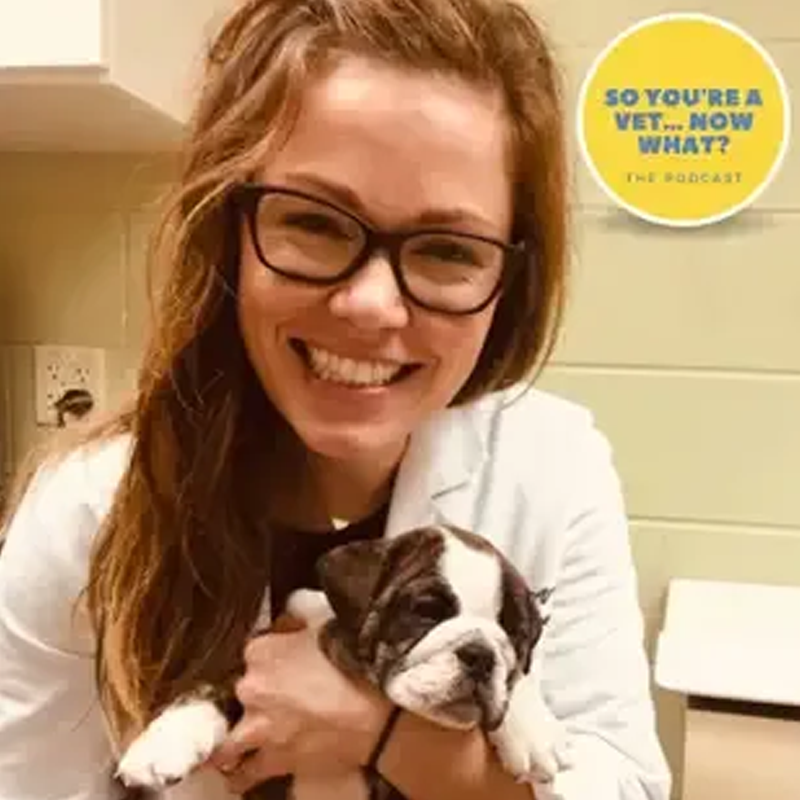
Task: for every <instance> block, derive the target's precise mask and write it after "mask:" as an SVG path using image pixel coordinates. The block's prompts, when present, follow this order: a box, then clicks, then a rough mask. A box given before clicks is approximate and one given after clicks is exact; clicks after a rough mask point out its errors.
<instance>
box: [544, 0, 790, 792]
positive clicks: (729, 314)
mask: <svg viewBox="0 0 800 800" xmlns="http://www.w3.org/2000/svg"><path fill="white" fill-rule="evenodd" d="M531 5H533V7H534V8H538V9H539V11H540V17H541V18H543V20H544V21H545V22H546V23H547V24H548V26H549V28H550V30H551V33H552V35H553V37H554V39H555V40H556V41H557V43H558V45H559V47H560V48H561V52H562V56H563V58H564V63H565V65H566V76H567V82H568V96H569V103H570V110H571V112H572V120H573V122H572V124H571V129H572V130H574V119H575V103H576V98H577V93H578V90H579V87H580V81H581V79H582V77H583V75H584V74H585V73H586V71H587V70H588V68H589V66H590V64H591V62H592V60H593V59H594V58H595V57H596V55H597V54H598V53H599V51H600V50H601V49H602V47H603V46H604V45H605V44H607V43H608V41H610V39H611V38H613V37H614V36H615V35H617V34H618V33H621V32H622V30H624V29H625V28H626V27H627V26H628V25H630V24H632V23H633V22H635V21H637V20H639V19H642V18H644V17H647V16H650V15H652V14H658V13H662V12H666V11H681V10H683V11H696V12H706V13H709V14H714V15H718V16H720V17H723V18H725V19H728V20H730V21H731V22H733V23H735V24H739V25H741V26H742V27H743V28H744V29H745V30H747V31H748V32H749V33H751V34H752V35H754V36H755V37H756V38H758V39H759V40H760V41H761V43H762V44H764V46H765V47H766V48H767V49H768V50H769V52H770V53H771V54H772V56H773V57H774V59H775V60H776V62H777V63H778V65H779V67H780V68H781V70H782V71H783V74H784V77H785V79H786V82H787V84H788V85H789V87H790V91H791V87H793V86H798V85H800V11H798V9H797V6H796V5H792V4H790V3H780V2H772V1H770V0H767V2H756V0H608V2H604V3H590V2H589V1H588V0H531ZM798 108H800V103H799V102H798V99H797V98H796V95H795V98H794V108H793V117H794V120H793V121H794V125H793V128H794V129H795V130H796V129H797V127H798V124H797V123H798V121H800V111H799V110H798ZM573 152H574V153H575V152H576V149H575V148H573ZM575 161H576V162H577V164H576V166H577V173H576V181H575V198H576V206H577V211H578V213H577V218H576V228H577V230H576V233H577V238H576V242H575V274H576V281H575V286H574V290H573V301H572V305H571V310H570V314H569V317H568V322H567V328H566V331H565V335H564V338H563V340H562V345H561V347H560V349H559V351H558V354H557V358H556V360H555V362H554V364H553V366H552V367H551V368H550V370H549V371H548V373H547V375H546V376H545V380H544V381H543V385H544V386H546V387H548V388H550V389H552V390H554V391H557V392H560V393H562V394H564V395H565V396H568V397H571V398H574V399H577V400H579V401H581V402H583V403H586V404H588V405H589V406H590V407H591V408H592V409H593V410H594V411H595V413H596V415H597V418H598V420H599V424H600V425H601V426H602V428H603V429H604V430H605V431H606V432H607V433H608V435H609V437H610V438H611V440H612V443H613V444H614V446H615V449H616V454H617V462H618V466H619V468H620V470H621V473H622V476H623V479H624V482H625V486H626V491H627V498H628V505H629V510H630V513H631V519H632V536H633V546H634V551H635V554H636V560H637V564H638V568H639V575H640V586H641V591H640V595H641V601H642V606H643V609H644V612H645V614H646V617H647V621H648V640H649V645H650V647H651V652H652V648H653V644H654V638H655V635H656V634H657V631H658V628H659V626H660V616H661V613H662V605H663V601H664V593H665V589H666V586H667V582H668V581H669V579H670V577H672V576H681V577H699V578H711V579H721V580H748V581H763V582H767V583H786V584H800V491H798V486H800V483H799V481H800V259H798V252H800V150H798V148H797V147H794V148H791V147H790V149H789V152H788V155H787V158H786V160H785V162H784V166H783V168H782V170H781V172H780V174H779V175H778V176H777V178H776V179H775V181H774V183H773V184H772V186H771V187H770V188H769V189H768V190H767V191H766V192H765V193H764V194H763V195H762V196H761V198H760V199H759V202H758V203H757V204H756V205H755V206H754V207H753V208H752V209H751V210H748V211H747V212H745V213H742V214H740V215H739V216H738V217H736V218H734V219H731V220H728V221H726V222H723V223H720V224H718V225H715V226H712V227H709V228H705V229H701V230H694V231H689V230H668V229H664V228H658V227H654V226H652V225H649V224H647V223H644V222H641V221H638V220H636V219H635V218H633V217H630V216H628V215H626V214H624V213H622V212H620V211H617V210H615V209H613V208H611V207H610V205H609V203H608V201H607V200H606V198H605V195H604V194H603V193H602V191H601V190H600V189H599V187H597V185H596V184H595V183H594V182H593V181H592V179H591V176H590V175H589V172H588V170H587V169H585V168H584V167H583V166H582V165H581V164H580V163H579V161H578V157H577V155H576V156H575ZM657 698H658V706H659V714H660V725H661V732H662V739H663V741H664V744H665V746H666V748H667V751H668V756H669V758H670V761H671V763H672V765H673V768H674V771H675V773H676V778H677V780H676V796H677V790H678V788H679V786H680V777H681V772H682V745H683V732H684V709H683V704H682V702H681V700H680V698H677V697H674V696H671V695H667V694H662V693H658V694H657Z"/></svg>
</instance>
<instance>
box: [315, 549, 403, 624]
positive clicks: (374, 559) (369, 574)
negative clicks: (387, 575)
mask: <svg viewBox="0 0 800 800" xmlns="http://www.w3.org/2000/svg"><path fill="white" fill-rule="evenodd" d="M388 551H389V542H388V541H387V540H385V539H374V540H368V541H360V542H351V543H349V544H345V545H342V546H341V547H336V548H334V549H333V550H331V551H330V552H328V553H326V554H325V555H324V556H323V557H322V558H321V559H320V560H319V562H318V564H317V572H318V574H319V579H320V583H321V585H322V589H323V591H324V592H325V595H326V596H327V598H328V601H329V602H330V604H331V607H332V608H333V611H334V613H335V614H336V618H337V620H338V622H339V624H340V625H341V627H342V629H343V630H345V631H346V632H347V633H348V634H349V635H350V636H352V637H353V638H357V637H358V634H359V631H360V630H361V628H362V626H363V624H364V621H365V619H366V616H367V613H368V611H369V608H370V605H371V604H372V601H373V599H374V597H375V594H376V591H377V590H378V588H379V586H380V583H381V576H382V574H383V572H384V566H385V564H386V559H387V555H388Z"/></svg>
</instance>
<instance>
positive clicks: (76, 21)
mask: <svg viewBox="0 0 800 800" xmlns="http://www.w3.org/2000/svg"><path fill="white" fill-rule="evenodd" d="M234 2H235V0H24V1H23V2H20V0H0V150H68V151H69V150H77V151H139V150H170V149H172V148H173V147H174V146H175V145H176V144H177V143H178V142H179V141H180V137H181V133H182V130H183V126H184V124H185V122H186V119H187V117H188V113H189V109H190V108H191V104H192V100H193V97H194V94H195V91H196V87H197V81H198V75H199V72H198V69H199V66H200V63H201V59H202V56H203V52H204V48H205V46H206V44H207V42H208V39H209V36H210V35H211V34H212V33H213V32H214V31H215V30H216V28H217V27H218V25H219V24H220V21H221V19H222V17H223V16H224V15H225V14H226V13H227V12H229V11H230V9H231V8H232V7H233V5H234Z"/></svg>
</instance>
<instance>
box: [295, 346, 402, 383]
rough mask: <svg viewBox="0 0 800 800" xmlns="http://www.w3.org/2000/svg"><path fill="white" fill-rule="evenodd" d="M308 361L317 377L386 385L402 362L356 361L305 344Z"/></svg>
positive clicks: (338, 381) (396, 372)
mask: <svg viewBox="0 0 800 800" xmlns="http://www.w3.org/2000/svg"><path fill="white" fill-rule="evenodd" d="M305 349H306V352H307V353H308V363H309V365H310V367H311V371H312V372H313V373H314V375H316V376H317V377H318V378H321V379H322V380H324V381H332V382H333V383H343V384H347V385H348V386H365V387H369V386H386V384H388V383H391V382H392V381H393V380H394V379H395V378H396V377H397V376H398V375H399V373H400V371H401V370H402V369H403V365H402V364H398V363H397V362H392V361H356V360H355V359H352V358H344V357H343V356H337V355H336V354H335V353H331V352H329V351H328V350H322V349H320V348H319V347H312V346H311V345H306V347H305Z"/></svg>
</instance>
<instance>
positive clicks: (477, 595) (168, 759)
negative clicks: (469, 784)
mask: <svg viewBox="0 0 800 800" xmlns="http://www.w3.org/2000/svg"><path fill="white" fill-rule="evenodd" d="M318 569H319V575H320V582H321V585H322V587H323V592H315V591H309V590H299V591H297V592H295V593H294V594H293V595H292V596H291V597H290V599H289V603H288V608H287V610H288V611H289V613H290V614H291V615H293V616H296V617H299V618H300V619H302V620H304V621H305V623H306V624H308V625H310V626H312V627H314V628H316V629H318V630H319V640H320V646H321V647H322V649H323V652H324V653H325V654H326V656H327V657H328V658H329V659H330V660H331V661H332V662H333V663H334V664H336V665H337V666H338V667H339V668H340V669H342V670H344V671H345V672H347V673H349V674H351V675H353V676H358V677H361V678H365V679H366V680H368V681H370V682H372V683H373V684H374V685H375V686H376V687H378V688H379V689H380V690H381V691H383V693H384V694H385V695H386V696H387V697H388V698H389V699H390V700H392V701H393V702H394V703H395V704H396V705H397V706H400V707H401V708H403V709H405V710H406V711H408V712H411V713H413V714H417V715H419V716H422V717H425V718H427V719H429V720H431V721H433V722H435V723H437V724H439V725H443V726H446V727H450V728H459V729H468V728H472V727H475V726H479V727H480V728H481V729H483V731H484V732H485V733H486V734H487V736H488V738H489V740H490V741H491V742H492V743H493V745H494V747H495V748H496V751H497V754H498V756H499V758H500V760H501V762H502V763H503V765H504V766H505V768H506V769H507V770H508V771H509V772H510V773H511V774H512V775H513V776H514V777H516V778H517V779H519V780H538V781H551V780H552V779H553V778H554V777H555V775H556V773H557V772H558V770H559V769H560V768H561V767H564V766H566V765H567V754H566V752H565V749H564V745H563V740H562V736H561V731H560V729H559V726H558V724H557V723H556V720H555V718H554V717H553V716H552V715H551V714H550V712H549V711H548V709H547V707H546V706H545V703H544V701H543V698H542V696H541V693H540V690H539V686H538V680H537V677H538V676H537V673H536V670H535V669H532V666H533V662H534V658H533V655H534V649H535V645H536V643H537V642H538V640H539V637H540V635H541V633H542V627H543V621H542V615H541V613H540V609H539V608H538V606H537V603H536V602H535V599H534V596H533V594H532V592H531V591H530V590H529V588H528V587H527V586H526V584H525V581H524V580H523V578H522V577H521V576H520V574H519V573H518V571H517V570H516V569H515V568H514V567H513V565H511V564H510V563H509V561H508V560H507V559H505V558H504V557H503V556H502V554H501V553H500V552H499V551H497V550H496V549H495V548H494V547H492V546H491V545H490V544H489V543H488V542H486V541H485V540H484V539H482V538H480V537H478V536H476V535H474V534H471V533H468V532H466V531H463V530H460V529H458V528H454V527H452V526H432V527H425V528H419V529H416V530H413V531H410V532H408V533H405V534H403V535H401V536H398V537H395V538H391V539H381V540H374V541H365V542H355V543H351V544H347V545H344V546H341V547H339V548H336V549H334V550H332V551H331V552H330V553H328V554H327V555H326V556H324V557H323V558H322V559H321V561H320V563H319V565H318ZM231 698H232V694H231V692H230V689H222V688H217V689H210V690H209V689H205V690H202V691H198V693H196V694H195V695H193V696H191V697H185V698H181V699H179V700H178V701H177V702H176V703H174V704H172V705H171V706H169V707H168V708H167V709H166V710H164V711H163V712H162V713H161V714H160V715H159V716H158V717H157V718H156V719H155V720H154V721H153V722H152V723H151V724H150V725H149V726H148V727H147V728H145V730H144V731H143V732H142V733H141V734H140V735H139V737H138V738H136V739H135V740H134V741H133V743H132V744H131V746H130V747H129V748H128V750H127V751H126V752H125V754H124V755H123V758H122V759H121V761H120V763H119V767H118V773H117V774H118V777H119V778H120V780H121V781H122V782H123V783H124V784H125V785H126V786H131V787H142V788H145V789H161V788H163V787H165V786H167V785H170V784H173V783H175V782H178V781H180V780H182V779H183V778H184V777H186V776H187V775H188V774H189V773H190V772H191V771H192V770H193V769H194V768H195V767H197V766H199V765H201V764H202V763H203V762H204V761H205V760H206V759H207V758H208V756H209V755H210V754H211V752H212V751H213V750H214V748H215V747H216V746H217V745H219V744H220V743H221V742H222V741H223V739H224V738H225V736H226V734H227V732H228V730H229V728H230V726H231V724H232V722H233V721H234V716H233V715H232V714H231V713H230V709H231ZM354 779H355V780H354ZM345 784H346V786H345ZM289 786H290V788H289ZM392 791H393V790H392V789H391V787H389V786H388V784H386V782H385V781H383V779H382V778H381V777H380V776H379V775H375V774H371V775H367V774H364V775H363V776H361V775H359V776H347V778H346V779H345V778H341V777H339V778H337V779H336V780H333V779H332V778H331V779H328V780H323V781H320V779H316V782H315V781H313V780H312V779H311V778H310V776H303V775H298V776H294V778H293V779H292V780H281V781H277V782H275V781H270V782H268V784H265V785H264V786H262V787H258V788H256V789H255V790H253V791H252V792H250V793H249V794H248V798H259V800H261V798H270V800H272V798H276V797H285V796H286V795H287V793H288V794H290V795H291V797H292V798H293V800H304V798H307V797H308V798H310V797H313V798H319V797H336V798H338V800H341V799H342V798H350V797H353V798H366V797H371V798H375V797H391V796H392ZM394 796H397V795H396V794H395V795H394Z"/></svg>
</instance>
